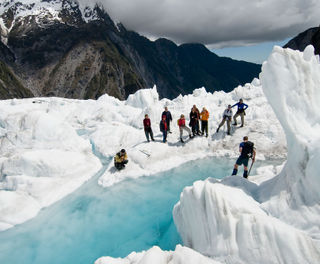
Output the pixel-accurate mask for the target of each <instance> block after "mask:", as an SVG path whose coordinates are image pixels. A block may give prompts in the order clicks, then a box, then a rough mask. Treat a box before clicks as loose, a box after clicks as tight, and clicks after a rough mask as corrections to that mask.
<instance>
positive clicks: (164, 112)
mask: <svg viewBox="0 0 320 264" xmlns="http://www.w3.org/2000/svg"><path fill="white" fill-rule="evenodd" d="M163 116H165V117H166V122H167V127H168V132H169V133H172V132H171V130H170V122H171V121H172V116H171V113H170V111H169V110H168V107H165V108H164V111H163V112H162V115H161V118H162V117H163Z"/></svg>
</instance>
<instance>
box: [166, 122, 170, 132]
mask: <svg viewBox="0 0 320 264" xmlns="http://www.w3.org/2000/svg"><path fill="white" fill-rule="evenodd" d="M166 123H167V128H168V132H170V120H166Z"/></svg>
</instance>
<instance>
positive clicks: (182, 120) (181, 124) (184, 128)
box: [178, 115, 192, 143]
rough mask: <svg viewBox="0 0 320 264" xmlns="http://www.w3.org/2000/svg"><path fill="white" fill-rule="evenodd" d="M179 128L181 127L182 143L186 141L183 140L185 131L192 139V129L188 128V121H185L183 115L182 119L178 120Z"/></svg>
mask: <svg viewBox="0 0 320 264" xmlns="http://www.w3.org/2000/svg"><path fill="white" fill-rule="evenodd" d="M178 126H179V130H180V141H181V142H182V143H184V141H183V139H182V134H183V130H185V131H187V132H188V134H189V138H192V136H191V130H190V128H188V127H186V120H185V119H184V115H181V116H180V119H178Z"/></svg>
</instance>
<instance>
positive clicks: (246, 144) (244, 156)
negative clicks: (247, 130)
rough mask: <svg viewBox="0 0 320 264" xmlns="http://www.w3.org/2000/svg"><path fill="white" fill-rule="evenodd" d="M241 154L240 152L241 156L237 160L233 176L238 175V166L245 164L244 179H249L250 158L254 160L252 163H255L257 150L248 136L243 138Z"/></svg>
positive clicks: (240, 147) (240, 148)
mask: <svg viewBox="0 0 320 264" xmlns="http://www.w3.org/2000/svg"><path fill="white" fill-rule="evenodd" d="M239 152H240V156H239V158H238V159H237V161H236V164H234V168H233V172H232V175H237V173H238V166H241V165H242V164H243V166H244V171H243V177H244V178H248V163H249V158H252V162H254V161H255V158H256V150H255V148H254V144H253V143H252V142H251V141H249V140H248V137H247V136H245V137H243V142H241V143H240V146H239Z"/></svg>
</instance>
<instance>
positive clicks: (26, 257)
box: [0, 158, 259, 264]
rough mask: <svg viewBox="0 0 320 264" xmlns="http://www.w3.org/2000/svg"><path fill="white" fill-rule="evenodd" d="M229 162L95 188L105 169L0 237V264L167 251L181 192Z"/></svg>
mask: <svg viewBox="0 0 320 264" xmlns="http://www.w3.org/2000/svg"><path fill="white" fill-rule="evenodd" d="M233 163H234V160H228V159H213V158H211V159H204V160H198V161H193V162H189V163H187V164H185V165H183V166H181V167H178V168H175V169H173V170H170V171H168V172H163V173H159V174H156V175H154V176H149V177H141V178H139V179H136V180H127V181H124V182H122V183H119V184H117V185H115V186H112V187H110V188H101V187H100V186H98V184H97V179H98V177H99V176H100V175H101V174H103V172H104V170H105V168H106V166H105V167H104V168H103V169H102V170H101V171H100V172H99V173H98V174H97V175H96V177H94V179H92V180H91V181H90V182H88V183H86V184H85V185H84V186H82V187H81V188H80V189H79V190H77V191H76V192H75V193H73V194H71V195H69V196H67V197H66V198H64V199H63V200H61V201H59V202H57V203H56V204H54V205H53V206H51V207H49V208H47V209H44V210H42V211H41V212H40V214H39V215H38V216H37V217H36V218H34V219H32V220H30V221H28V222H26V223H24V224H22V225H19V226H17V227H15V228H13V229H10V230H8V231H5V232H2V233H0V263H1V264H7V263H10V264H13V263H21V264H40V263H41V264H67V263H68V264H81V263H85V264H89V263H93V262H94V261H95V260H96V259H97V258H99V257H101V256H112V257H125V256H127V255H128V254H129V253H131V252H132V251H142V250H147V249H149V248H150V247H152V246H153V245H158V246H160V247H161V248H162V249H164V250H173V249H174V248H175V245H176V244H178V243H181V240H180V237H179V235H178V233H177V230H176V228H175V226H174V223H173V219H172V209H173V206H174V205H175V204H176V203H177V201H179V197H180V193H181V191H182V190H183V188H184V187H185V186H189V185H192V183H193V182H194V181H196V180H203V179H206V178H207V177H214V178H223V177H225V176H227V175H230V174H231V171H232V166H233ZM256 165H257V166H259V164H258V162H257V164H256ZM257 166H256V167H257ZM253 173H254V169H253ZM240 175H242V170H240Z"/></svg>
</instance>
